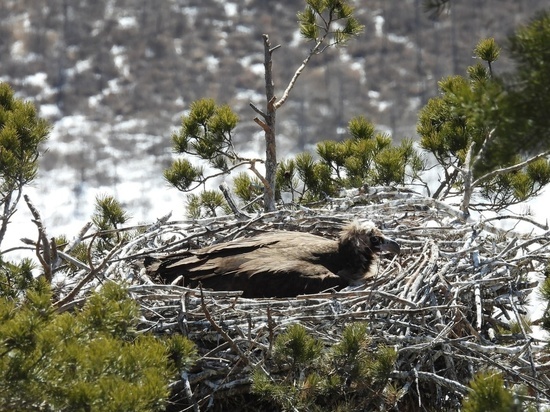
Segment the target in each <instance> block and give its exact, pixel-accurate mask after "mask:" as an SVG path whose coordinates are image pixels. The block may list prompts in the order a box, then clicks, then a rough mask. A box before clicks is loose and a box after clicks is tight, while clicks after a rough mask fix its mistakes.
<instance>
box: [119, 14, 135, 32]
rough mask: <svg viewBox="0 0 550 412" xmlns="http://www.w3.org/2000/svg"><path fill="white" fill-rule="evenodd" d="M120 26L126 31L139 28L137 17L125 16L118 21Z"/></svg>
mask: <svg viewBox="0 0 550 412" xmlns="http://www.w3.org/2000/svg"><path fill="white" fill-rule="evenodd" d="M118 25H119V26H120V28H122V29H124V30H128V29H133V28H135V27H137V26H138V23H137V20H136V18H135V16H124V17H120V18H119V19H118Z"/></svg>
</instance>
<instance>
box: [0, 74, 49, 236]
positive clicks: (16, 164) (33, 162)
mask: <svg viewBox="0 0 550 412" xmlns="http://www.w3.org/2000/svg"><path fill="white" fill-rule="evenodd" d="M49 130H50V127H49V125H48V123H47V122H46V121H45V120H43V119H40V118H39V117H38V114H37V113H36V108H35V107H34V105H32V104H31V103H29V102H24V101H22V100H20V99H17V98H15V97H14V94H13V90H12V89H11V88H10V86H9V85H8V84H7V83H4V82H0V210H1V211H2V212H1V216H0V245H1V244H2V240H3V239H4V236H5V234H6V230H7V226H8V223H9V221H10V218H11V217H12V216H13V214H14V213H15V211H16V210H17V209H16V208H17V203H18V202H19V199H20V198H21V195H22V190H23V187H24V186H25V185H27V184H28V183H30V182H32V181H33V180H34V179H35V178H36V174H37V169H38V157H39V154H40V152H39V148H40V145H41V144H42V143H44V142H45V141H46V140H47V138H48V134H49Z"/></svg>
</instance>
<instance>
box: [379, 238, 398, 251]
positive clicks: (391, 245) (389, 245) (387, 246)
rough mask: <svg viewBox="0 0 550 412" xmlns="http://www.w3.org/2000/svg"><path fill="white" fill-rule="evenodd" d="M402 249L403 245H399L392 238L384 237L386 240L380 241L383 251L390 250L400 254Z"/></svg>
mask: <svg viewBox="0 0 550 412" xmlns="http://www.w3.org/2000/svg"><path fill="white" fill-rule="evenodd" d="M400 250H401V247H400V246H399V243H397V242H395V241H393V240H391V239H384V241H383V242H382V243H380V251H381V252H389V253H394V254H396V255H398V254H399V251H400Z"/></svg>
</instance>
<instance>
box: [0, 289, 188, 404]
mask: <svg viewBox="0 0 550 412" xmlns="http://www.w3.org/2000/svg"><path fill="white" fill-rule="evenodd" d="M51 301H52V296H51V292H50V289H49V286H48V285H47V284H46V283H45V282H44V281H43V280H36V281H34V282H33V285H32V286H31V287H29V288H28V289H27V290H26V291H25V292H24V297H22V298H21V299H13V297H11V296H9V295H6V294H2V295H1V296H0V319H1V321H0V410H18V411H26V410H28V411H35V410H57V411H130V410H131V411H154V410H163V408H164V406H165V403H166V399H167V397H168V395H169V387H168V385H169V382H170V380H171V379H172V378H174V377H175V373H176V371H181V370H184V369H187V368H189V367H190V366H191V365H192V364H193V362H194V361H195V359H196V349H195V347H194V345H193V344H192V343H191V342H190V341H188V340H187V339H186V338H183V337H181V336H179V337H174V338H172V339H168V340H167V341H162V340H160V339H157V338H154V337H152V336H150V335H145V334H143V333H138V331H137V330H136V326H137V316H138V313H139V307H138V305H137V303H136V302H135V301H133V300H132V299H130V298H129V296H128V294H127V292H126V291H125V290H124V288H122V287H120V286H118V285H116V284H114V283H110V282H109V283H106V284H105V285H104V286H103V288H102V290H101V291H100V292H98V293H95V294H93V295H92V296H91V297H90V299H88V300H87V302H86V303H85V305H84V307H83V308H82V309H81V310H77V311H76V312H74V313H69V312H65V313H61V314H59V313H56V311H55V309H54V307H53V306H52V303H51Z"/></svg>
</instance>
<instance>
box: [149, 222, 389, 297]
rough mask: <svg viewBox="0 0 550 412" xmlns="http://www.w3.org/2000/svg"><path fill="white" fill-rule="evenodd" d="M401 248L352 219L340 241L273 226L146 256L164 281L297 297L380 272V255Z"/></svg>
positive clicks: (154, 273)
mask: <svg viewBox="0 0 550 412" xmlns="http://www.w3.org/2000/svg"><path fill="white" fill-rule="evenodd" d="M381 252H391V253H396V254H397V253H399V245H398V244H397V243H396V242H394V241H393V240H390V239H388V238H386V237H384V235H383V234H382V232H381V231H380V230H379V229H377V228H376V227H375V226H374V225H373V224H372V223H359V222H357V221H354V222H352V223H350V224H349V225H348V226H346V227H345V228H344V229H343V230H342V231H341V233H340V237H339V239H338V240H332V239H328V238H325V237H322V236H317V235H312V234H309V233H302V232H292V231H272V232H266V233H261V234H258V235H256V236H252V237H248V238H241V239H236V240H233V241H230V242H226V243H219V244H214V245H211V246H208V247H205V248H202V249H196V250H187V251H185V252H177V253H173V254H170V255H166V256H161V257H147V258H146V259H145V267H146V270H147V273H148V274H149V275H150V276H151V277H152V278H156V279H160V280H161V281H163V282H165V283H171V282H173V281H174V280H175V279H176V278H178V277H180V276H181V277H182V281H183V282H182V284H183V285H184V286H188V287H198V285H199V283H200V284H201V285H202V287H203V288H205V289H213V290H219V291H227V290H229V291H235V290H239V291H243V295H242V296H243V297H248V298H262V297H279V298H283V297H295V296H298V295H303V294H312V293H319V292H322V291H325V290H340V289H342V288H344V287H346V286H349V285H357V284H362V283H365V282H368V280H369V279H372V278H373V277H375V276H376V271H377V269H378V265H377V262H378V255H379V254H380V253H381Z"/></svg>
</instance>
